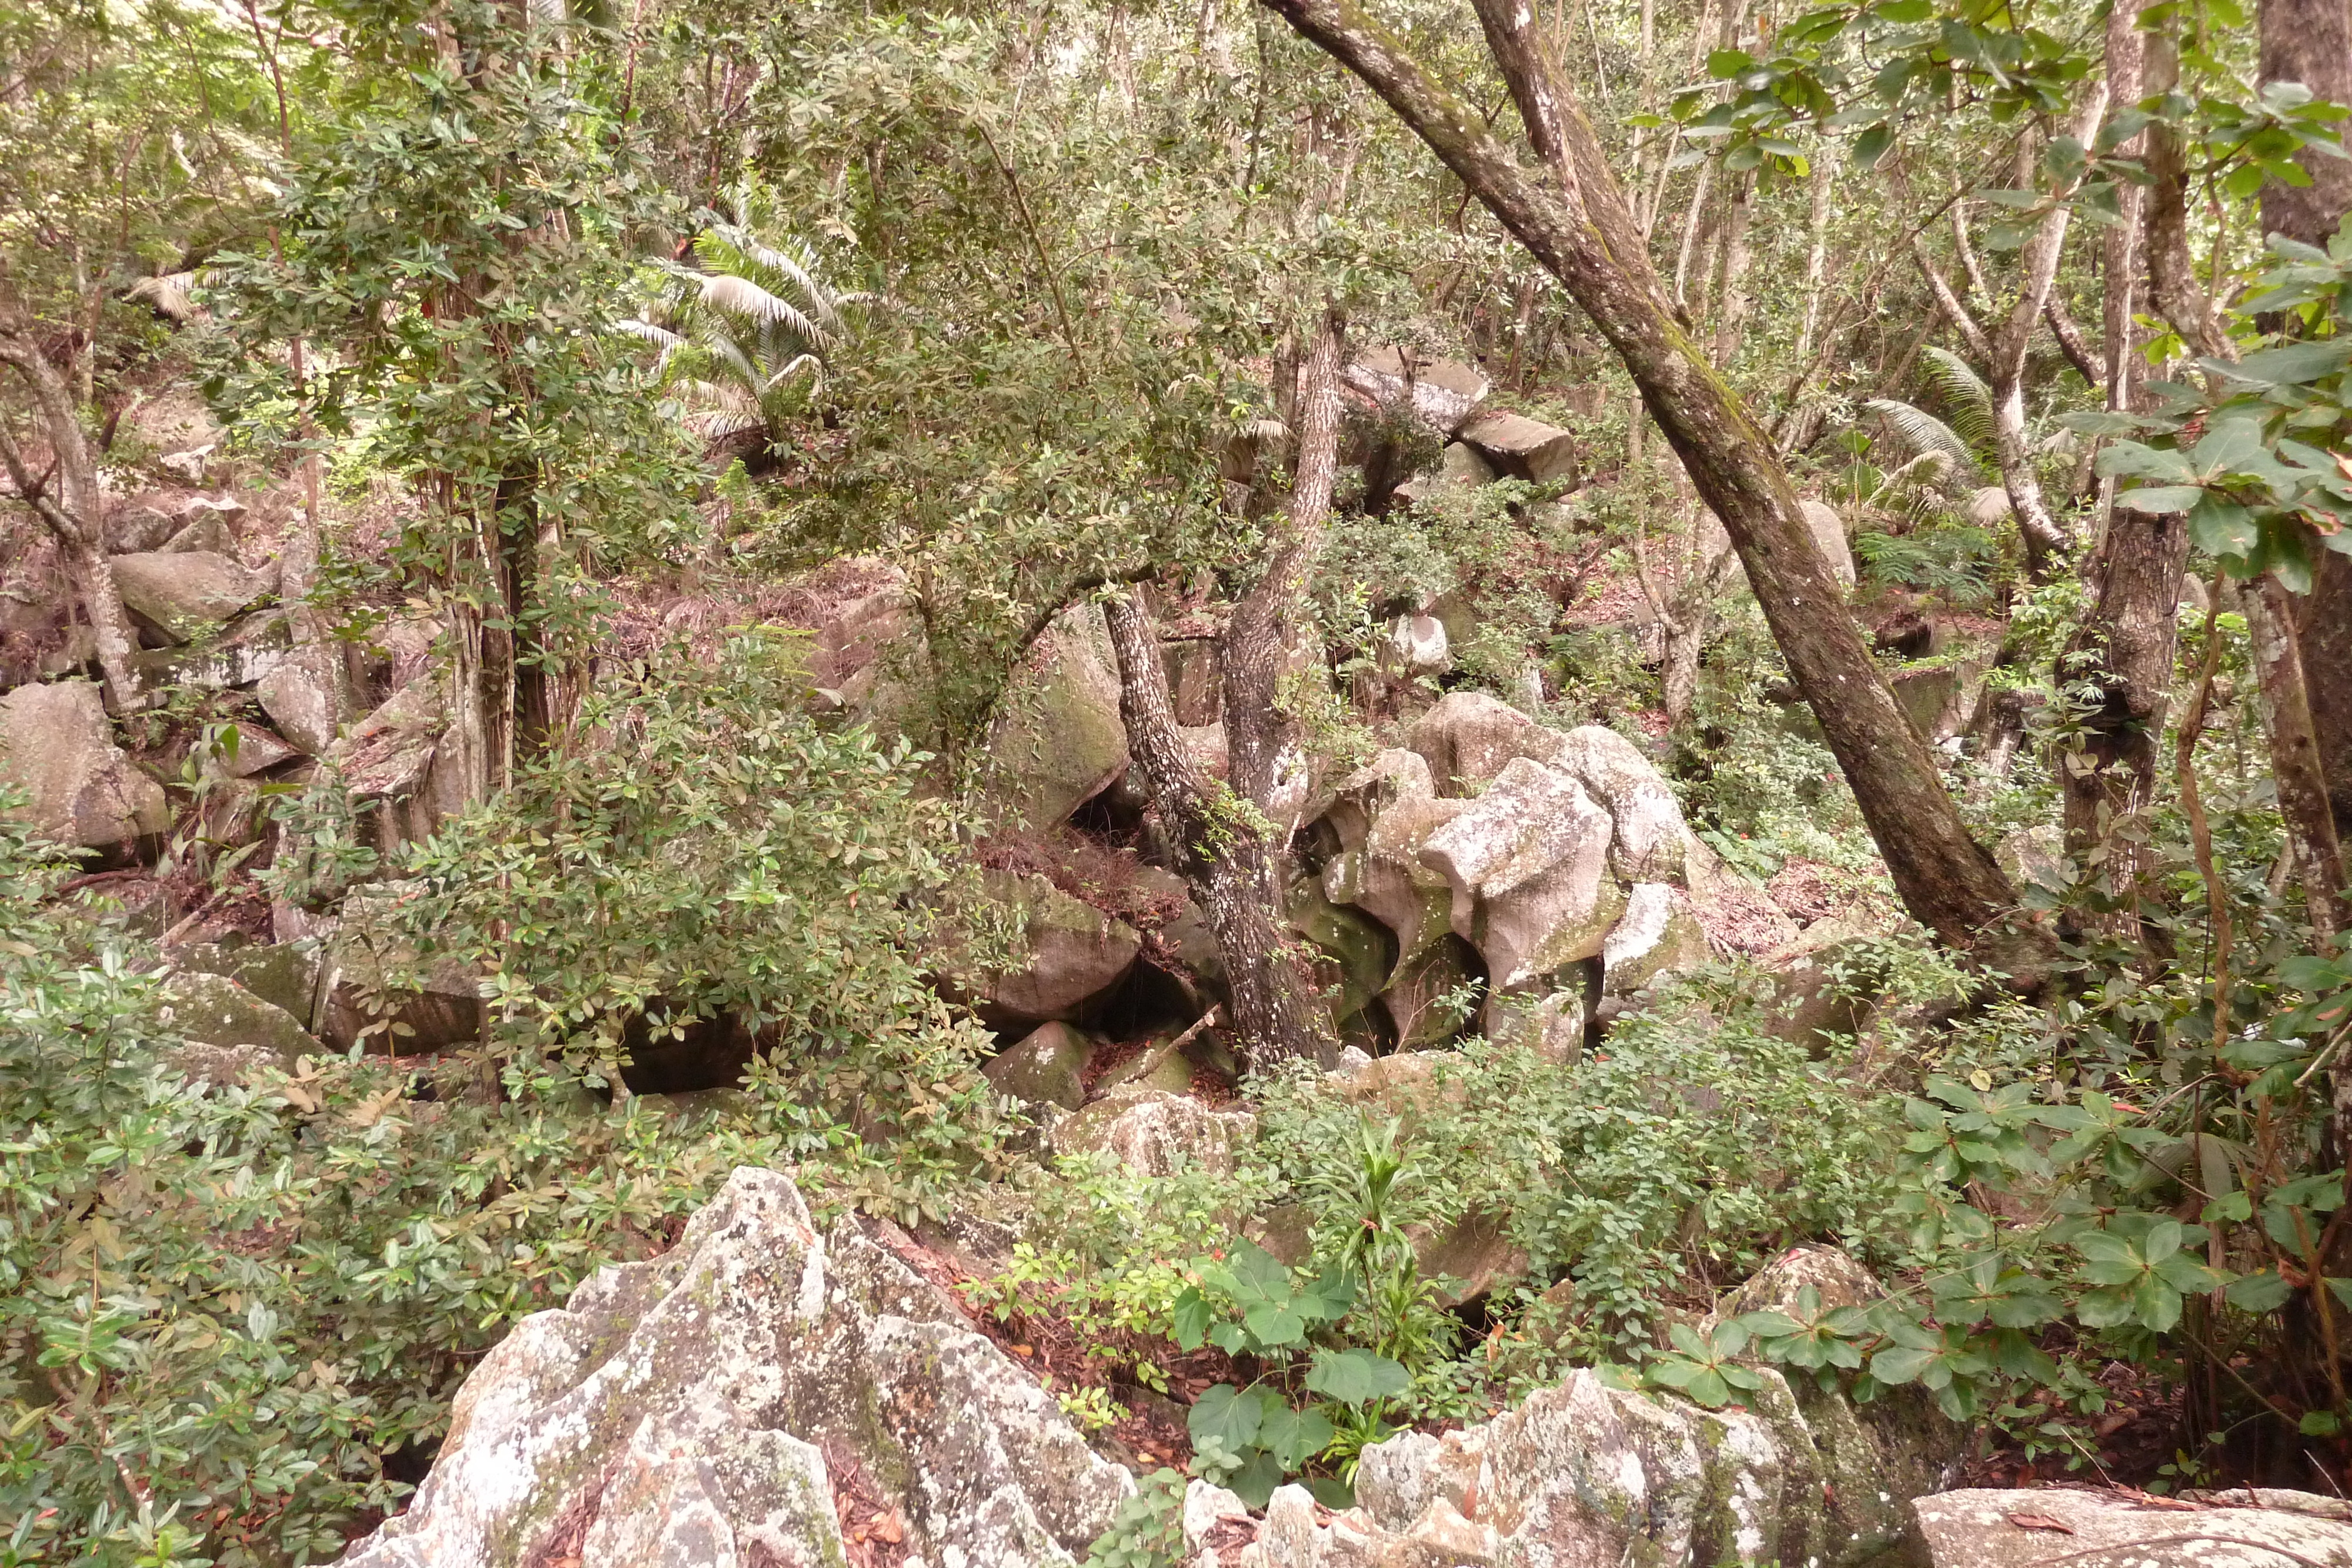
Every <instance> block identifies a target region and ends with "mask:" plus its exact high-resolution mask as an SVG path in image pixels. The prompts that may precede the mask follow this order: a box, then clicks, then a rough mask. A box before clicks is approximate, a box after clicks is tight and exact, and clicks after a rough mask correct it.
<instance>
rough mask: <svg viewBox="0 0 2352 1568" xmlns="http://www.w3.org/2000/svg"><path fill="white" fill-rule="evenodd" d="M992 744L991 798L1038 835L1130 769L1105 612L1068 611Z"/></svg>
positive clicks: (1030, 666) (1045, 641) (1018, 680)
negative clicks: (1035, 828) (1039, 831)
mask: <svg viewBox="0 0 2352 1568" xmlns="http://www.w3.org/2000/svg"><path fill="white" fill-rule="evenodd" d="M987 749H988V759H987V779H988V788H989V790H990V792H991V793H992V795H993V796H994V797H995V798H996V799H997V800H1000V801H1002V802H1003V805H1004V807H1005V809H1006V810H1007V811H1008V812H1009V813H1011V814H1013V815H1014V816H1017V817H1019V818H1020V819H1021V820H1023V821H1026V822H1027V823H1029V825H1031V826H1032V827H1050V826H1051V825H1053V824H1054V823H1055V822H1059V821H1064V820H1066V818H1067V817H1068V816H1069V814H1070V813H1071V812H1072V811H1075V810H1077V809H1078V808H1079V807H1080V806H1082V805H1084V804H1086V803H1087V801H1088V800H1092V799H1094V797H1095V796H1096V795H1097V794H1098V793H1100V792H1101V790H1102V789H1103V787H1104V786H1106V785H1108V783H1109V782H1110V781H1111V780H1112V779H1116V778H1118V776H1119V775H1120V774H1121V773H1122V772H1124V771H1126V768H1127V726H1126V723H1125V721H1124V720H1122V719H1121V718H1120V717H1119V712H1118V657H1117V655H1116V654H1114V653H1112V652H1111V646H1110V627H1109V624H1108V622H1105V621H1104V619H1103V611H1102V606H1100V605H1099V604H1087V605H1083V606H1080V607H1079V608H1077V609H1075V610H1070V611H1066V612H1063V614H1062V615H1061V617H1060V618H1059V619H1057V620H1056V621H1055V622H1054V624H1053V626H1052V627H1051V628H1050V629H1048V630H1047V632H1046V633H1045V635H1044V636H1043V637H1040V638H1039V639H1038V640H1037V645H1036V647H1035V648H1034V650H1033V651H1032V653H1031V655H1030V658H1029V660H1028V662H1027V663H1026V664H1024V665H1023V667H1022V669H1021V670H1020V671H1019V672H1018V673H1017V674H1015V675H1014V676H1013V683H1012V685H1011V686H1010V687H1009V688H1008V689H1007V690H1006V692H1005V694H1004V701H1003V718H1001V719H1000V720H999V721H998V723H997V724H996V726H995V727H994V728H993V729H992V731H991V732H990V734H989V737H988V747H987Z"/></svg>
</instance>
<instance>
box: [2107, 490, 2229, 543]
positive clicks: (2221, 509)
mask: <svg viewBox="0 0 2352 1568" xmlns="http://www.w3.org/2000/svg"><path fill="white" fill-rule="evenodd" d="M2134 493H2135V494H2137V492H2134ZM2116 500H2117V503H2118V504H2121V502H2122V500H2123V497H2116ZM2189 538H2191V539H2193V540H2195V541H2196V543H2197V548H2198V549H2201V550H2203V551H2204V552H2205V553H2206V554H2208V555H2213V556H2250V555H2252V554H2253V552H2254V547H2255V546H2256V545H2258V544H2260V543H2261V542H2262V529H2261V528H2258V527H2256V526H2255V523H2254V518H2253V514H2252V513H2251V512H2249V511H2247V510H2246V508H2245V507H2241V506H2239V505H2237V504H2236V503H2235V502H2233V501H2224V500H2222V499H2221V498H2220V497H2217V496H2215V495H2214V494H2213V493H2212V492H2211V491H2210V490H2208V491H2206V492H2204V493H2203V495H2202V496H2201V497H2200V499H2199V500H2198V503H2197V505H2196V506H2194V507H2190V508H2189Z"/></svg>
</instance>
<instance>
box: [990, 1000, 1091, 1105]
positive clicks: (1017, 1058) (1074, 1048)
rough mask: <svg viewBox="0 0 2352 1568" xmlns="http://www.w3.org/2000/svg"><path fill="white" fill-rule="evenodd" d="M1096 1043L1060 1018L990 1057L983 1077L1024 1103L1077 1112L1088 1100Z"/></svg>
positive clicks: (1001, 1091)
mask: <svg viewBox="0 0 2352 1568" xmlns="http://www.w3.org/2000/svg"><path fill="white" fill-rule="evenodd" d="M1093 1051H1094V1045H1093V1042H1092V1041H1090V1040H1087V1037H1086V1036H1085V1035H1083V1034H1080V1033H1079V1032H1078V1031H1077V1030H1074V1029H1072V1028H1071V1027H1070V1026H1069V1025H1068V1024H1066V1023H1062V1022H1060V1021H1058V1020H1055V1021H1054V1022H1049V1023H1041V1024H1039V1025H1038V1026H1037V1027H1036V1028H1035V1029H1034V1030H1030V1031H1029V1032H1028V1033H1027V1034H1025V1035H1024V1036H1023V1037H1022V1038H1021V1039H1020V1040H1016V1041H1014V1042H1013V1044H1011V1045H1008V1046H1006V1047H1005V1048H1004V1049H1003V1051H998V1052H997V1053H996V1055H995V1056H993V1057H992V1058H990V1060H989V1061H988V1064H987V1065H986V1066H984V1067H982V1069H981V1070H980V1071H981V1076H982V1077H983V1078H985V1079H987V1080H988V1081H989V1082H990V1083H992V1084H993V1085H995V1087H996V1089H997V1091H998V1092H1000V1093H1004V1094H1010V1095H1011V1096H1013V1098H1014V1099H1015V1100H1018V1101H1020V1102H1021V1103H1023V1104H1024V1105H1034V1106H1037V1107H1040V1108H1041V1109H1042V1108H1044V1107H1045V1106H1058V1107H1059V1108H1060V1109H1062V1110H1065V1111H1075V1110H1076V1109H1077V1108H1078V1107H1079V1106H1081V1105H1083V1104H1085V1103H1087V1085H1086V1071H1087V1057H1088V1056H1089V1055H1090V1054H1092V1052H1093Z"/></svg>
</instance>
